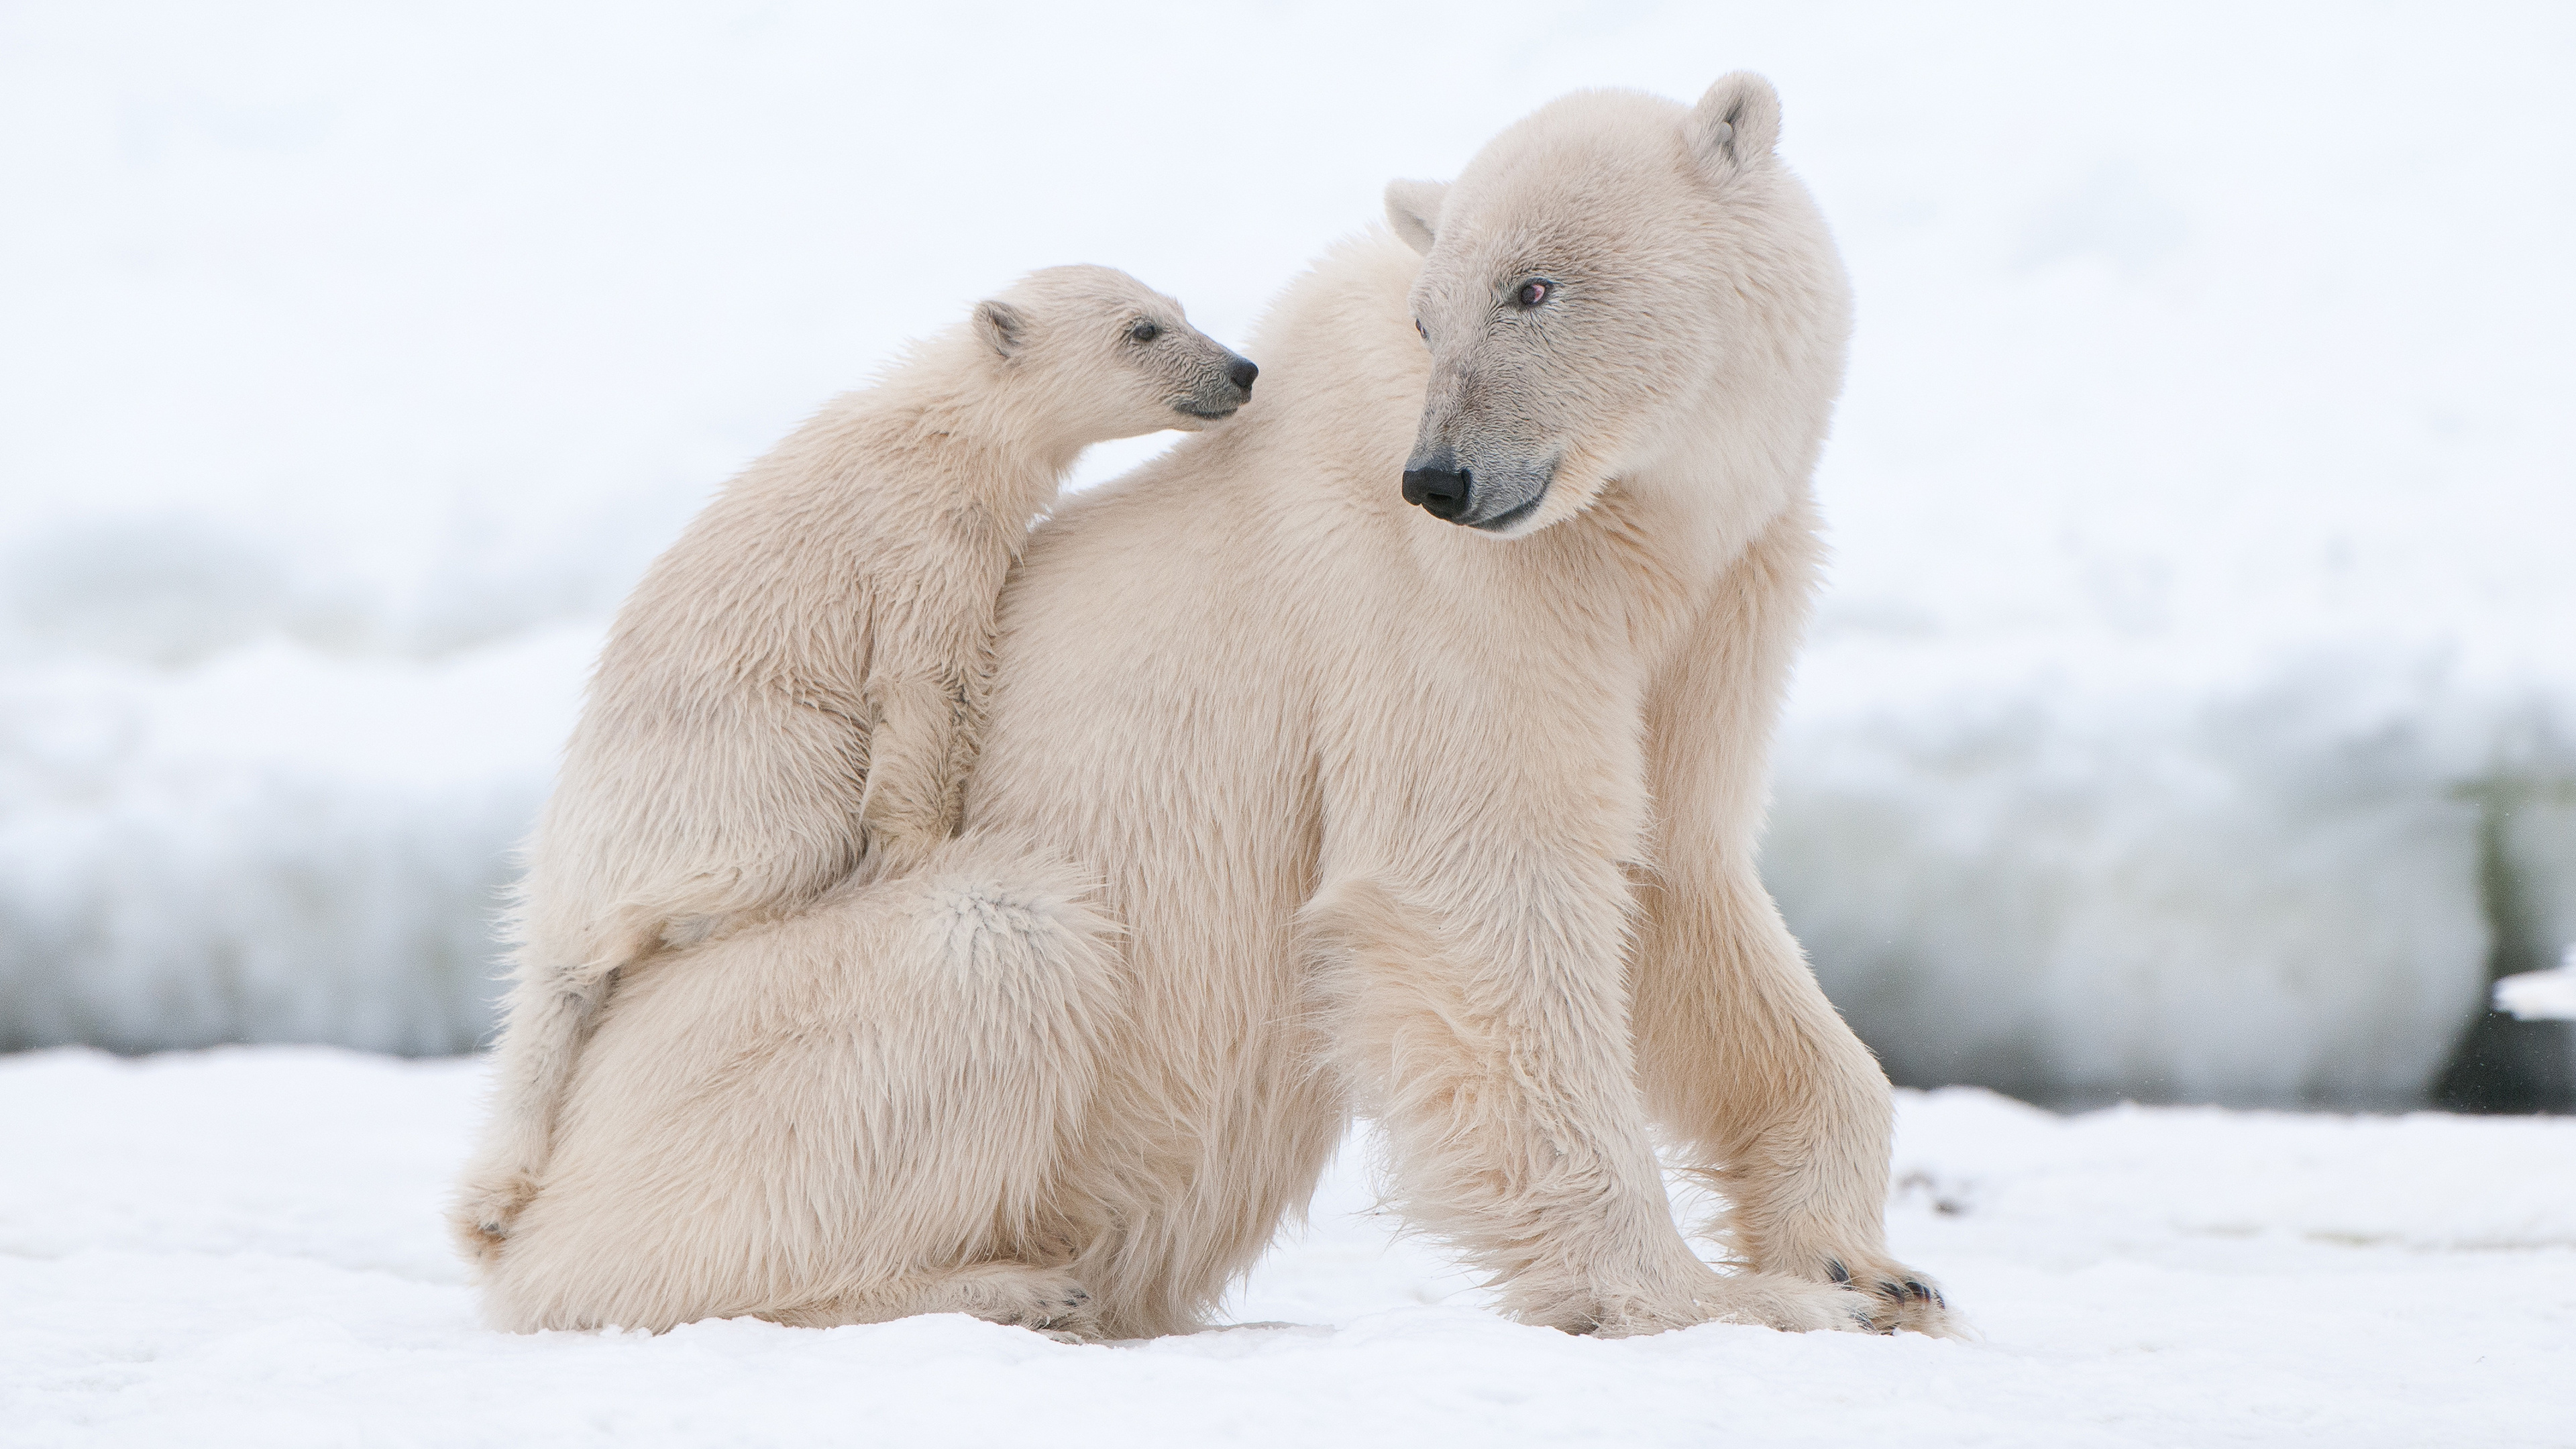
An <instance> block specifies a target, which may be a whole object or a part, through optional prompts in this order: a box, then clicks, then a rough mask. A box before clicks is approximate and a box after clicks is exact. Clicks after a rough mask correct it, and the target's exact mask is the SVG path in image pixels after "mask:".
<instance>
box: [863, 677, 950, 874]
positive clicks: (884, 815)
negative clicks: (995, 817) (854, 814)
mask: <svg viewBox="0 0 2576 1449" xmlns="http://www.w3.org/2000/svg"><path fill="white" fill-rule="evenodd" d="M867 694H868V703H869V707H870V713H871V715H872V717H873V728H872V729H871V731H870V733H869V737H868V780H867V789H866V793H865V794H864V795H863V796H862V797H861V803H860V806H859V817H860V820H861V822H862V823H863V824H864V825H865V827H866V829H867V834H868V848H869V850H870V852H871V853H872V854H874V855H875V856H876V857H877V859H878V860H879V862H880V863H881V867H880V870H879V874H880V875H885V876H894V875H901V874H903V873H904V872H906V871H909V870H911V869H912V868H913V867H914V866H916V865H918V864H920V863H921V861H922V859H923V858H924V857H925V856H927V855H929V854H930V852H931V851H933V850H935V849H937V848H938V847H939V846H940V845H941V844H942V843H944V842H945V841H947V840H948V839H949V838H950V837H952V836H954V835H955V834H956V833H957V815H958V804H959V801H960V800H961V799H962V797H963V793H964V792H963V780H964V775H965V772H966V770H967V769H969V768H971V767H972V764H973V760H974V744H975V741H974V740H973V739H972V738H971V725H972V723H973V720H972V714H973V708H972V701H971V700H970V698H969V696H968V692H967V688H966V684H965V681H963V680H962V679H958V678H947V677H940V676H936V675H930V676H915V677H910V678H893V679H887V678H879V679H874V680H871V681H869V684H868V690H867Z"/></svg>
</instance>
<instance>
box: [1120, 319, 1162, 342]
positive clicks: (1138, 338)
mask: <svg viewBox="0 0 2576 1449" xmlns="http://www.w3.org/2000/svg"><path fill="white" fill-rule="evenodd" d="M1162 335H1163V329H1162V328H1160V327H1157V326H1155V325H1154V324H1153V323H1151V322H1146V321H1142V320H1140V321H1138V322H1137V323H1136V325H1135V326H1133V327H1130V328H1128V329H1127V340H1128V341H1130V342H1151V341H1153V340H1154V339H1155V338H1157V337H1160V336H1162Z"/></svg>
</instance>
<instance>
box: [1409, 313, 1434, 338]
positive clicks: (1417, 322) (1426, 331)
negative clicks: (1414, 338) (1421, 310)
mask: <svg viewBox="0 0 2576 1449" xmlns="http://www.w3.org/2000/svg"><path fill="white" fill-rule="evenodd" d="M1413 330H1414V331H1416V332H1419V333H1421V334H1422V340H1423V341H1425V342H1428V341H1430V340H1431V329H1430V328H1428V327H1425V326H1423V325H1422V319H1421V318H1419V317H1416V318H1414V319H1413Z"/></svg>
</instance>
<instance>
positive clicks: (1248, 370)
mask: <svg viewBox="0 0 2576 1449" xmlns="http://www.w3.org/2000/svg"><path fill="white" fill-rule="evenodd" d="M1260 375H1261V369H1260V368H1257V367H1255V366H1253V365H1252V359H1251V358H1249V357H1238V358H1236V359H1235V360H1234V366H1232V367H1229V368H1227V369H1226V370H1225V380H1226V381H1228V382H1230V383H1233V384H1234V385H1235V386H1236V387H1239V388H1242V389H1243V390H1244V391H1245V392H1250V391H1252V380H1253V379H1254V378H1256V377H1259V376H1260Z"/></svg>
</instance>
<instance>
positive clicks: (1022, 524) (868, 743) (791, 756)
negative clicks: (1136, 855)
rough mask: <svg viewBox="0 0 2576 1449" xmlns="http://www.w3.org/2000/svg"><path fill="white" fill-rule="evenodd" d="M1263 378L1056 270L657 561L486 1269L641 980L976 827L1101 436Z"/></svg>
mask: <svg viewBox="0 0 2576 1449" xmlns="http://www.w3.org/2000/svg"><path fill="white" fill-rule="evenodd" d="M1256 371H1257V369H1256V368H1255V367H1254V366H1253V364H1252V363H1251V362H1249V361H1247V360H1245V359H1244V358H1242V357H1240V356H1237V355H1236V354H1235V353H1233V352H1232V351H1230V350H1228V349H1227V348H1225V347H1223V346H1221V345H1219V344H1218V343H1216V342H1214V341H1212V340H1210V339H1209V338H1208V337H1206V336H1205V335H1203V334H1201V333H1200V332H1198V331H1197V330H1196V329H1195V328H1192V327H1191V326H1190V325H1189V324H1188V322H1187V321H1186V320H1185V318H1184V317H1183V315H1182V311H1181V307H1180V304H1178V303H1177V302H1174V301H1173V300H1172V299H1170V298H1169V297H1165V296H1162V295H1161V294H1159V293H1156V292H1154V291H1151V290H1149V289H1148V288H1146V287H1145V286H1144V285H1143V284H1142V283H1139V282H1138V281H1137V280H1136V279H1135V278H1133V277H1130V276H1128V275H1127V274H1126V273H1124V272H1119V271H1114V270H1112V269H1110V268H1107V267H1054V268H1049V269H1047V270H1044V271H1040V272H1036V273H1033V274H1031V275H1030V276H1028V277H1026V278H1024V279H1022V280H1021V281H1020V282H1018V283H1017V284H1015V285H1014V286H1012V287H1011V288H1010V289H1009V290H1008V291H1006V292H1004V293H1002V294H1001V295H1000V296H999V297H996V298H994V299H992V300H989V301H986V302H983V303H980V304H978V305H977V306H976V308H975V311H974V315H973V317H972V319H971V320H970V321H969V322H967V323H965V324H962V325H960V326H958V327H956V328H954V329H951V330H950V331H948V332H946V333H943V334H941V335H939V336H937V337H935V338H932V339H930V340H929V341H927V342H924V343H922V344H919V345H918V346H916V347H915V348H914V350H913V351H912V352H911V353H910V355H908V356H907V357H905V358H904V359H903V360H902V361H900V362H899V363H897V364H896V365H895V366H894V367H893V368H892V369H891V370H890V371H888V372H887V373H886V374H885V375H884V376H883V377H882V378H880V379H879V380H878V381H877V383H876V385H875V386H873V387H870V388H867V389H864V390H861V391H858V392H853V393H849V394H846V395H844V396H842V397H840V398H837V399H835V400H834V401H833V402H831V403H830V404H828V405H827V406H825V407H824V409H823V410H822V411H821V412H820V413H818V414H816V415H815V416H814V418H813V419H812V420H810V421H808V422H807V423H806V424H805V425H804V426H803V427H801V428H799V429H797V430H796V431H795V432H794V433H792V434H790V435H789V436H788V438H787V439H786V441H784V442H782V443H780V444H779V445H778V447H777V448H775V449H774V450H772V451H771V452H770V453H769V454H768V455H767V456H766V457H763V458H761V459H760V460H759V461H758V462H756V463H753V464H752V465H751V466H750V467H749V468H748V469H746V470H744V472H743V473H742V474H741V476H739V477H737V478H735V479H734V480H733V482H732V483H731V484H730V485H728V486H727V487H726V488H725V490H724V492H723V493H722V494H721V495H720V496H719V497H718V498H717V499H716V500H715V502H714V503H712V504H710V505H709V506H708V507H707V509H706V511H705V512H703V513H701V514H700V515H699V516H698V518H697V519H696V521H695V522H693V523H691V524H690V526H689V528H688V529H687V531H686V532H684V533H683V534H682V535H681V536H680V540H679V542H677V543H675V544H673V545H672V546H671V549H670V551H669V552H667V553H665V554H663V555H662V557H661V558H660V559H658V560H657V561H655V563H654V564H653V566H652V568H651V569H650V570H649V571H648V572H647V573H646V574H645V576H644V580H643V582H642V583H641V584H639V585H638V586H637V587H636V590H635V592H634V594H633V595H632V596H631V597H630V598H628V600H627V601H626V604H625V607H624V608H623V609H621V610H620V611H619V612H618V616H617V621H616V624H615V627H614V628H613V630H612V631H611V633H610V635H609V639H608V643H607V646H606V648H605V649H604V650H603V651H602V652H601V654H600V659H599V665H598V669H597V671H596V673H595V674H594V675H593V676H592V678H591V682H590V691H589V696H588V699H587V701H586V703H585V705H584V707H583V710H582V714H581V721H580V723H579V725H578V726H577V727H576V728H575V730H574V732H573V737H572V741H571V744H570V745H569V746H568V747H567V749H566V752H565V756H564V762H563V769H562V773H561V775H560V776H559V778H558V780H557V783H556V786H555V791H554V795H553V797H552V798H551V799H549V800H548V801H547V803H546V808H545V812H544V814H543V816H542V817H541V818H540V820H539V822H538V826H537V830H536V834H535V836H534V837H533V839H532V840H531V842H530V843H529V845H528V848H527V852H526V861H527V869H526V873H525V875H524V877H523V878H522V880H521V882H520V885H519V888H518V900H517V906H516V910H515V912H514V919H513V926H514V928H515V930H514V934H515V936H516V950H515V951H514V953H513V959H514V962H515V966H516V978H517V984H516V987H515V989H514V990H513V992H512V994H511V999H510V1006H509V1020H508V1024H507V1026H506V1028H505V1030H504V1032H503V1034H502V1037H501V1042H500V1048H499V1061H498V1071H497V1090H496V1096H495V1100H494V1102H493V1105H492V1116H491V1120H490V1122H489V1123H488V1125H487V1126H486V1128H485V1135H484V1140H483V1143H482V1145H481V1148H480V1150H479V1151H478V1154H477V1157H476V1159H475V1161H474V1163H473V1164H472V1166H471V1167H470V1168H469V1169H468V1172H467V1176H466V1180H465V1182H464V1184H463V1187H462V1190H461V1192H460V1194H459V1197H458V1201H457V1203H456V1205H455V1208H454V1210H453V1213H452V1215H451V1222H452V1224H453V1226H454V1227H455V1229H456V1231H457V1234H458V1236H459V1238H460V1239H461V1240H462V1242H463V1244H464V1245H465V1247H466V1249H467V1252H468V1253H469V1255H470V1256H473V1257H475V1258H478V1259H488V1258H489V1257H490V1255H491V1254H492V1253H493V1252H494V1251H496V1250H497V1248H498V1247H499V1244H500V1241H501V1239H502V1238H503V1237H504V1236H506V1234H507V1233H508V1231H509V1226H510V1223H511V1220H512V1219H513V1218H514V1217H515V1216H516V1215H517V1213H518V1211H519V1209H520V1208H522V1207H524V1206H525V1205H526V1203H527V1201H528V1200H529V1198H530V1197H531V1196H532V1195H533V1194H534V1193H535V1191H536V1185H537V1174H538V1172H539V1171H540V1170H541V1169H542V1168H543V1167H544V1165H545V1161H546V1158H547V1156H548V1153H549V1150H550V1143H551V1139H552V1135H553V1130H554V1118H555V1115H556V1112H557V1109H558V1107H559V1105H560V1104H561V1102H562V1100H563V1098H564V1095H565V1091H566V1088H567V1085H568V1083H569V1081H570V1077H571V1073H572V1067H573V1062H574V1059H575V1057H576V1056H577V1055H578V1053H579V1051H580V1047H581V1043H582V1041H583V1039H584V1037H585V1036H586V1034H587V1033H588V1030H589V1027H590V1024H591V1022H592V1020H593V1019H594V1017H595V1015H596V1012H597V1010H598V1008H599V1005H600V1003H601V1002H602V1001H603V1000H604V999H605V997H606V995H607V992H608V989H609V987H610V985H611V984H612V983H613V981H614V979H615V977H616V974H617V972H618V971H619V969H620V968H622V967H625V966H627V965H629V964H631V963H634V962H636V961H639V960H641V959H643V958H644V957H646V956H648V955H650V954H652V953H653V952H655V951H658V950H661V949H663V948H665V947H667V946H675V945H686V944H691V943H694V942H697V941H702V940H705V939H707V938H709V937H711V936H714V935H717V934H719V933H722V932H725V931H727V930H729V929H731V928H733V927H735V926H738V925H742V924H746V923H749V922H751V921H755V920H759V919H763V918H767V917H772V916H775V915H778V914H780V913H783V912H786V911H790V910H793V909H794V908H796V907H798V906H800V905H803V904H804V903H806V902H807V901H810V900H811V899H812V898H814V897H815V896H816V895H818V894H820V893H821V892H822V891H824V890H825V889H827V888H829V887H831V886H833V885H835V884H838V883H839V882H841V881H842V880H844V879H845V878H847V877H849V876H850V875H851V874H852V873H853V872H856V871H860V870H862V869H864V870H866V871H867V872H868V873H870V874H871V875H886V874H893V873H899V872H901V871H903V870H905V869H906V868H908V867H909V866H911V865H913V864H915V863H917V862H918V861H919V860H920V859H921V857H922V856H923V855H924V854H925V853H927V852H928V851H929V850H930V849H931V848H932V847H933V846H935V845H937V844H938V843H939V842H940V841H942V840H944V839H946V838H947V837H948V836H949V835H950V834H952V833H953V831H954V829H955V826H956V822H957V816H958V809H959V803H960V796H961V793H962V790H963V786H964V781H965V777H966V773H967V770H968V767H969V765H970V764H971V763H972V761H973V758H974V754H975V749H976V745H977V742H978V731H979V729H980V726H981V722H982V713H983V699H984V692H985V686H986V674H987V668H988V662H989V659H990V656H991V652H992V646H993V632H994V627H995V609H996V604H997V601H998V598H999V595H1000V592H1001V587H1002V580H1003V576H1004V575H1005V573H1007V572H1008V570H1009V568H1010V566H1011V564H1012V561H1013V560H1014V559H1015V558H1016V557H1017V556H1018V554H1019V551H1020V548H1021V546H1022V545H1023V543H1024V542H1025V541H1026V539H1027V536H1028V528H1029V524H1030V522H1031V520H1032V519H1033V518H1034V516H1035V515H1036V514H1038V513H1039V512H1040V511H1041V510H1043V509H1044V508H1046V507H1047V506H1048V504H1049V503H1050V502H1052V501H1053V499H1054V498H1055V496H1056V490H1057V488H1058V486H1059V485H1060V484H1061V482H1062V480H1063V478H1064V475H1065V472H1066V470H1067V469H1068V468H1070V467H1071V466H1072V464H1073V461H1074V459H1075V457H1076V456H1077V455H1078V454H1080V452H1081V451H1082V449H1083V448H1085V447H1086V446H1088V445H1090V444H1092V443H1096V442H1103V441H1106V440H1109V439H1112V438H1124V437H1134V436H1137V435H1139V434H1143V433H1150V432H1156V431H1160V430H1162V429H1166V428H1180V429H1184V430H1197V429H1201V428H1206V427H1209V426H1211V425H1213V424H1214V423H1215V422H1216V421H1218V420H1220V419H1223V418H1226V417H1228V416H1231V415H1232V414H1233V412H1234V411H1235V410H1236V409H1237V408H1239V407H1241V406H1242V405H1243V404H1244V403H1245V402H1246V401H1247V400H1248V399H1249V397H1250V395H1251V388H1252V382H1253V377H1254V374H1255V373H1256Z"/></svg>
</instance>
